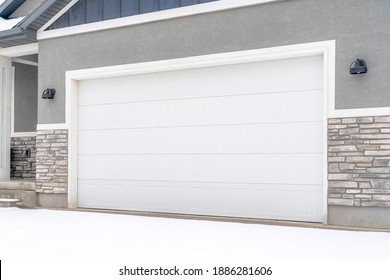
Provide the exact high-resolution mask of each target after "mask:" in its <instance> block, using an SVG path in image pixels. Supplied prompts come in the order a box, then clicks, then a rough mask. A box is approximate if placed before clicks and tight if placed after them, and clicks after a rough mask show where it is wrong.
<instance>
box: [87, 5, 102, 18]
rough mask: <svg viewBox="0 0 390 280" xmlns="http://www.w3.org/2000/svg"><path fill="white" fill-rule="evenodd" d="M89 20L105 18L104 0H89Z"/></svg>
mask: <svg viewBox="0 0 390 280" xmlns="http://www.w3.org/2000/svg"><path fill="white" fill-rule="evenodd" d="M86 4H87V5H86V10H87V22H95V21H101V20H102V19H103V15H102V9H103V0H87V3H86Z"/></svg>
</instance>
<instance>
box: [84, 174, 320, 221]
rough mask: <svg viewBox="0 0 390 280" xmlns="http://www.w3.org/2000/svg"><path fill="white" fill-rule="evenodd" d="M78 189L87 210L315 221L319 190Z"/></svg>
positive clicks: (106, 185)
mask: <svg viewBox="0 0 390 280" xmlns="http://www.w3.org/2000/svg"><path fill="white" fill-rule="evenodd" d="M79 186H81V188H80V189H79V196H80V197H81V199H80V200H79V205H80V206H81V207H87V208H99V207H104V208H108V209H111V208H115V209H122V210H133V211H155V212H168V213H183V214H200V215H208V214H209V213H210V212H211V213H214V215H220V216H234V217H250V218H257V217H261V216H264V215H267V217H268V218H275V219H285V220H296V219H302V220H306V221H312V222H320V221H321V218H319V217H321V213H322V186H321V185H311V186H307V185H306V186H304V187H302V186H297V185H267V184H229V185H227V184H220V183H193V182H179V183H178V182H148V181H136V182H134V181H115V182H112V181H101V180H80V181H79ZM222 193H223V195H221V194H222ZM91 195H92V196H93V199H83V198H87V197H90V196H91ZM307 201H312V202H313V203H307ZM292 203H293V204H294V205H293V206H294V207H292V205H291V204H292ZM129 205H131V207H130V206H129ZM248 213H249V215H248Z"/></svg>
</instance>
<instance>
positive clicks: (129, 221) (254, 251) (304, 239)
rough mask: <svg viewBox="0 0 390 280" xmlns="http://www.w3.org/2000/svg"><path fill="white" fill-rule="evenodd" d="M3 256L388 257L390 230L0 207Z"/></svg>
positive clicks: (51, 257)
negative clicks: (344, 228) (330, 228)
mask: <svg viewBox="0 0 390 280" xmlns="http://www.w3.org/2000/svg"><path fill="white" fill-rule="evenodd" d="M0 222H1V230H0V240H1V243H2V246H1V251H0V259H3V258H5V257H7V258H8V257H12V256H15V257H18V258H20V257H21V256H22V257H24V258H28V259H30V258H35V259H54V258H55V259H67V258H72V259H75V258H80V259H85V258H88V259H101V258H104V259H120V258H123V259H124V258H127V259H128V258H133V257H137V258H138V259H143V258H145V259H146V258H150V256H153V257H154V258H155V259H161V258H163V259H166V258H178V257H180V258H181V259H203V260H204V259H210V260H212V259H219V260H221V259H222V260H223V259H226V260H227V259H231V258H234V259H237V258H238V259H239V258H241V257H242V258H246V259H259V258H261V259H294V260H297V259H298V260H299V259H310V260H321V259H328V260H331V259H333V260H334V259H343V260H359V259H364V260H367V259H389V260H390V233H385V232H354V231H338V230H325V229H311V228H295V227H285V226H270V225H259V224H239V223H228V222H211V221H199V220H180V219H168V218H153V217H140V216H130V215H116V214H102V213H87V212H73V211H54V210H26V209H18V208H0Z"/></svg>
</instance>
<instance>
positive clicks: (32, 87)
mask: <svg viewBox="0 0 390 280" xmlns="http://www.w3.org/2000/svg"><path fill="white" fill-rule="evenodd" d="M13 66H14V67H15V81H14V83H15V86H14V104H15V105H14V131H15V132H34V131H36V129H37V102H38V101H37V89H38V67H36V66H32V65H27V64H21V63H15V62H14V63H13Z"/></svg>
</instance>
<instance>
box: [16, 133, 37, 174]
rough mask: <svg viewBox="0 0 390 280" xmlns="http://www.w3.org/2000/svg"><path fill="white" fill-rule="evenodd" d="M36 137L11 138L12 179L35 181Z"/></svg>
mask: <svg viewBox="0 0 390 280" xmlns="http://www.w3.org/2000/svg"><path fill="white" fill-rule="evenodd" d="M35 157H36V150H35V137H11V178H15V179H35V162H36V158H35Z"/></svg>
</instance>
